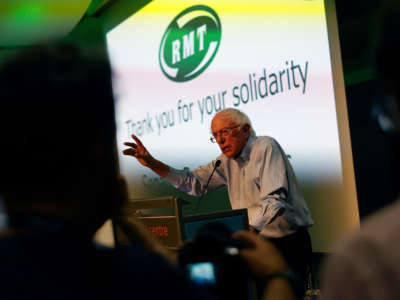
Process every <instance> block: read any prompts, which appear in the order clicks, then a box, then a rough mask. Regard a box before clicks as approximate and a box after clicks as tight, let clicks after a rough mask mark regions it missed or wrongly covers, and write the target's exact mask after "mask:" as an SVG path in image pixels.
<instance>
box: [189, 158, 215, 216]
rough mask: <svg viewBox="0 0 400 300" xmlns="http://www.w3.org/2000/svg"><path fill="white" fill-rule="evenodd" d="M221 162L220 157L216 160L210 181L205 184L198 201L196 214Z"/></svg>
mask: <svg viewBox="0 0 400 300" xmlns="http://www.w3.org/2000/svg"><path fill="white" fill-rule="evenodd" d="M220 164H221V161H220V160H219V159H218V160H217V161H216V162H215V166H214V169H213V170H212V172H211V175H210V177H209V178H208V181H207V183H206V186H205V188H204V190H203V192H202V193H201V196H200V198H199V200H198V201H197V205H196V209H195V211H194V213H195V214H196V213H197V211H198V210H199V207H200V201H201V199H203V197H204V194H205V193H206V192H207V188H208V184H209V183H210V181H211V178H212V177H213V175H214V172H215V170H216V169H217V168H218V167H219V165H220Z"/></svg>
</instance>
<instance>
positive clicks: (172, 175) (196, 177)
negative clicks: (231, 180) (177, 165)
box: [164, 161, 226, 196]
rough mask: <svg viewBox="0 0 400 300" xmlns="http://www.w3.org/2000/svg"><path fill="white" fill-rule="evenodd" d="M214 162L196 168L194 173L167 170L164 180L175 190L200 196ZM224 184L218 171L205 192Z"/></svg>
mask: <svg viewBox="0 0 400 300" xmlns="http://www.w3.org/2000/svg"><path fill="white" fill-rule="evenodd" d="M214 165H215V161H213V162H211V163H209V164H207V165H204V166H200V167H198V168H196V169H195V170H194V171H192V172H191V171H189V170H177V169H174V168H171V167H170V169H169V172H168V174H167V176H166V177H164V179H165V180H166V181H168V182H169V183H171V184H172V185H173V186H174V187H175V188H177V189H179V190H180V191H183V192H185V193H187V194H189V195H194V196H200V195H201V194H202V193H203V192H204V191H205V185H206V183H207V181H208V179H209V178H210V175H211V173H212V171H213V169H214ZM225 184H226V179H225V176H223V174H222V172H220V171H219V170H218V169H217V170H216V171H215V173H214V175H213V177H212V178H211V180H210V183H209V185H208V188H207V192H208V191H211V190H214V189H216V188H218V187H220V186H223V185H225Z"/></svg>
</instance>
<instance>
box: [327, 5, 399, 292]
mask: <svg viewBox="0 0 400 300" xmlns="http://www.w3.org/2000/svg"><path fill="white" fill-rule="evenodd" d="M382 21H383V31H382V34H381V44H380V47H379V49H378V53H377V71H378V75H379V77H380V79H381V82H382V85H383V87H384V89H385V94H386V96H389V98H390V100H391V103H392V104H391V109H390V111H388V115H387V117H388V120H390V122H391V123H392V125H394V126H392V130H391V134H392V135H393V137H395V138H397V139H398V140H399V141H400V126H399V122H398V120H399V119H400V73H399V69H400V60H399V55H400V35H399V34H398V32H399V30H400V5H399V4H396V5H393V6H390V9H388V10H387V11H386V10H385V12H384V14H383V19H382ZM372 200H379V199H372ZM399 231H400V201H399V200H397V201H396V202H395V203H393V204H390V205H389V206H387V207H385V208H383V209H382V210H380V211H379V212H377V213H375V214H374V215H372V216H370V217H368V218H367V219H366V220H365V221H363V222H362V224H361V230H360V231H359V232H357V233H355V234H353V235H352V236H350V237H348V238H347V240H345V241H343V242H342V243H341V244H338V245H337V247H336V250H335V251H334V254H332V257H331V258H330V259H329V260H328V261H327V263H326V265H325V267H324V272H323V278H322V279H323V286H322V297H323V299H324V300H333V299H341V300H347V299H355V300H372V299H376V300H378V299H379V300H380V299H385V300H397V299H400V239H399Z"/></svg>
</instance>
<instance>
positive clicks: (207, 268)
mask: <svg viewBox="0 0 400 300" xmlns="http://www.w3.org/2000/svg"><path fill="white" fill-rule="evenodd" d="M186 268H187V272H188V274H189V278H190V279H191V280H192V281H193V282H195V283H196V284H198V285H202V286H210V285H214V284H215V283H216V278H215V266H214V264H213V263H212V262H198V263H193V264H188V265H187V266H186Z"/></svg>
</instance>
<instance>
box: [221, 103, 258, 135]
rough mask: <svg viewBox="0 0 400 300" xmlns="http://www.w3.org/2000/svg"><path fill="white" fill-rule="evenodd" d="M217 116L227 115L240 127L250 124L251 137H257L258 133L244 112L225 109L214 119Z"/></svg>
mask: <svg viewBox="0 0 400 300" xmlns="http://www.w3.org/2000/svg"><path fill="white" fill-rule="evenodd" d="M217 115H225V116H227V117H229V118H230V119H231V120H232V121H233V122H235V123H236V124H237V125H240V126H243V125H246V124H248V125H249V126H250V136H255V135H256V132H255V131H254V129H253V125H252V124H251V121H250V119H249V117H248V116H247V115H246V114H245V113H244V112H242V111H240V110H238V109H236V108H225V109H223V110H221V111H219V112H218V113H217V114H216V115H215V116H214V118H215V117H216V116H217ZM214 118H213V120H214Z"/></svg>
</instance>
